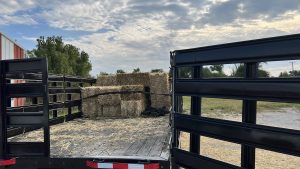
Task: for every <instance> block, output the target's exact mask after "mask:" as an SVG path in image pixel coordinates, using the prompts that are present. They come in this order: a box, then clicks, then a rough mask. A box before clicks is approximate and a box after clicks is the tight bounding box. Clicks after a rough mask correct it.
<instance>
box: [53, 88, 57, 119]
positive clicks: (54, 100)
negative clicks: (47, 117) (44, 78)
mask: <svg viewBox="0 0 300 169" xmlns="http://www.w3.org/2000/svg"><path fill="white" fill-rule="evenodd" d="M52 86H53V87H57V82H53V83H52ZM56 102H57V95H56V94H55V95H53V103H56ZM52 115H53V118H56V117H57V110H56V109H55V110H53V112H52Z"/></svg>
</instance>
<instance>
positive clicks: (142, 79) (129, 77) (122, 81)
mask: <svg viewBox="0 0 300 169" xmlns="http://www.w3.org/2000/svg"><path fill="white" fill-rule="evenodd" d="M116 76H117V84H118V85H144V86H149V84H150V78H149V73H119V74H117V75H116Z"/></svg>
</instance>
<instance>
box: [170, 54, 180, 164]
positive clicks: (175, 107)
mask: <svg viewBox="0 0 300 169" xmlns="http://www.w3.org/2000/svg"><path fill="white" fill-rule="evenodd" d="M174 57H175V53H173V52H171V53H170V58H171V65H172V67H171V72H172V112H171V128H172V148H175V147H178V145H179V135H180V133H179V131H178V130H176V128H175V126H174V115H175V113H178V112H179V111H180V107H179V106H180V99H179V97H178V96H175V83H176V79H177V78H178V68H176V67H175V66H174V65H173V63H172V62H173V60H174ZM171 155H172V157H171V165H172V167H171V168H173V169H179V166H178V165H177V164H176V162H175V160H174V155H173V153H171Z"/></svg>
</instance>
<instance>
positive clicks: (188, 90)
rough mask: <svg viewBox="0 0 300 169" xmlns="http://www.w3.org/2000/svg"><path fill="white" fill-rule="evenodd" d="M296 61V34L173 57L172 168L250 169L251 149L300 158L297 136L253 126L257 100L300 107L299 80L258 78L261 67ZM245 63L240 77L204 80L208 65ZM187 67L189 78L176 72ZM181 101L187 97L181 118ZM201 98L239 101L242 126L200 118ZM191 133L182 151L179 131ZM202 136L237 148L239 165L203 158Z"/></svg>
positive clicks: (299, 53) (299, 44)
mask: <svg viewBox="0 0 300 169" xmlns="http://www.w3.org/2000/svg"><path fill="white" fill-rule="evenodd" d="M291 59H300V34H297V35H289V36H282V37H274V38H266V39H259V40H251V41H244V42H236V43H229V44H222V45H215V46H208V47H201V48H194V49H186V50H177V51H174V52H171V66H172V74H173V86H172V88H173V90H172V96H173V97H172V100H173V116H172V120H173V125H172V127H173V144H172V146H173V147H172V156H173V157H172V159H173V160H172V166H173V168H178V167H179V166H182V167H187V168H192V169H197V168H202V169H227V168H230V169H238V168H240V169H254V168H255V148H261V149H265V150H270V151H275V152H279V153H284V154H290V155H294V156H300V131H298V130H291V129H285V128H278V127H270V126H263V125H257V124H256V112H257V101H273V102H292V103H300V92H299V91H300V80H299V78H259V77H258V75H257V74H258V65H259V62H266V61H283V60H291ZM228 63H242V64H244V77H243V78H211V79H210V78H203V77H202V73H203V72H202V68H203V66H205V65H211V64H228ZM184 67H189V68H191V70H192V78H182V77H180V76H179V70H180V69H181V68H184ZM182 96H191V111H190V115H183V114H181V112H182ZM202 97H211V98H225V99H238V100H243V108H242V122H232V121H227V120H218V119H212V118H205V117H201V103H202V102H201V99H202ZM181 131H184V132H188V133H190V149H189V152H188V151H184V150H180V147H179V138H180V137H179V136H180V132H181ZM200 136H206V137H211V138H215V139H219V140H224V141H229V142H233V143H237V144H241V146H242V148H241V166H234V165H231V164H228V163H225V162H222V161H218V160H215V159H211V158H207V157H204V156H202V155H201V153H200V149H201V146H202V145H200Z"/></svg>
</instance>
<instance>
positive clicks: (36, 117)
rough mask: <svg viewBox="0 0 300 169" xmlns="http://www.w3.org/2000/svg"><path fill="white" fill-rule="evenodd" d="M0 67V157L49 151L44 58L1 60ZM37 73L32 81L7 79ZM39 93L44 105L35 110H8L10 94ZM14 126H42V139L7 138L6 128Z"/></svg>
mask: <svg viewBox="0 0 300 169" xmlns="http://www.w3.org/2000/svg"><path fill="white" fill-rule="evenodd" d="M0 68H1V72H0V74H1V79H0V81H1V85H0V89H1V96H0V97H1V99H0V103H1V104H0V107H1V109H0V111H1V113H0V114H1V115H0V119H1V122H2V123H1V131H0V132H1V142H0V145H1V149H0V158H1V159H7V158H10V157H11V156H14V157H16V156H45V157H48V156H49V154H50V137H49V108H48V105H49V104H48V102H49V101H48V67H47V60H46V59H31V60H15V61H12V60H4V61H0ZM24 73H39V74H40V77H41V78H40V80H39V81H37V82H35V83H19V84H15V83H10V81H11V80H12V79H10V78H8V77H9V76H13V75H14V74H24ZM20 97H41V98H42V101H43V107H42V108H41V109H40V110H38V111H28V112H24V111H15V112H10V111H7V109H8V107H9V106H10V104H9V102H10V99H11V98H20ZM14 127H19V128H20V127H26V128H43V131H44V138H43V140H44V141H43V142H8V135H9V134H8V130H9V128H14Z"/></svg>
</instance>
